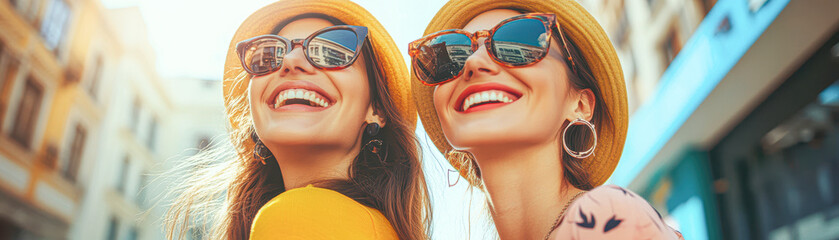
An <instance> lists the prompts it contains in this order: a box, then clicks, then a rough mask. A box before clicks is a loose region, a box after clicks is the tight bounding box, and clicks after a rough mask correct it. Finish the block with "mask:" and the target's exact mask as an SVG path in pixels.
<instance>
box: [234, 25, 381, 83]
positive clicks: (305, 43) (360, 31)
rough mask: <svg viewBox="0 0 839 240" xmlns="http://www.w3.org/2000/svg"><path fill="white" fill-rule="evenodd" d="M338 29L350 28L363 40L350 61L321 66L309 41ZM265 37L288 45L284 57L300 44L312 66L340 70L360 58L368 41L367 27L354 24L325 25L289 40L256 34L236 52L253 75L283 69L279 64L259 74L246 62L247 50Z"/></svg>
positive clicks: (266, 73)
mask: <svg viewBox="0 0 839 240" xmlns="http://www.w3.org/2000/svg"><path fill="white" fill-rule="evenodd" d="M336 30H350V31H352V32H353V33H355V36H356V37H357V40H361V41H357V42H358V45H357V46H355V49H356V51H355V54H354V55H353V57H352V59H350V61H348V62H347V63H346V64H344V65H339V66H335V67H325V66H321V65H320V64H317V63H315V62H314V61H313V60H312V58H311V57H309V51H308V48H309V43H310V42H311V41H312V39H314V38H315V37H316V36H318V35H320V34H323V33H326V32H330V31H336ZM263 39H276V40H279V41H281V42H283V43H285V45H286V46H288V47H286V49H287V51H286V52H285V53H284V54H283V58H285V55H287V54H288V53H290V52H291V51H292V50H294V47H295V46H297V45H300V46H301V47H303V49H302V50H303V55H304V56H306V61H309V64H311V65H312V66H314V67H316V68H319V69H325V70H340V69H344V68H347V67H349V66H350V65H352V64H353V63H355V60H356V59H358V55H360V53H361V46H362V45H364V42H366V41H367V27H363V26H353V25H336V26H329V27H325V28H323V29H321V30H318V31H315V32H314V33H312V34H311V35H309V36H308V37H306V38H304V39H294V40H289V39H288V38H285V37H282V36H279V35H276V34H266V35H261V36H256V37H252V38H249V39H245V40H243V41H241V42H239V43H237V44H236V53H237V55H238V56H239V60H240V61H241V63H242V68H244V69H245V71H246V72H248V73H250V74H251V75H253V76H256V77H258V76H264V75H268V74H271V73H274V72H276V71H278V70H280V69H282V66H283V65H282V64H279V65H278V67H277V68H276V69H271V70H269V71H267V72H265V73H262V74H257V73H255V72H254V71H252V70H251V69H250V68H249V67H248V65H247V63H245V53H246V52H245V50H246V49H247V48H248V47H249V46H250V45H251V44H252V43H254V42H256V41H259V40H263Z"/></svg>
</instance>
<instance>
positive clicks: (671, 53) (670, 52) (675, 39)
mask: <svg viewBox="0 0 839 240" xmlns="http://www.w3.org/2000/svg"><path fill="white" fill-rule="evenodd" d="M681 48H682V46H681V42H679V34H678V33H677V32H676V29H675V28H671V29H670V31H669V32H668V33H667V35H666V36H665V38H664V41H663V42H662V44H661V52H662V56H663V58H664V64H665V65H664V69H667V66H670V63H672V62H673V59H675V58H676V55H678V54H679V50H681Z"/></svg>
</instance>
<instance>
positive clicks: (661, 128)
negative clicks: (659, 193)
mask: <svg viewBox="0 0 839 240" xmlns="http://www.w3.org/2000/svg"><path fill="white" fill-rule="evenodd" d="M788 3H789V0H771V1H767V2H766V3H765V5H764V6H763V7H762V8H761V9H760V10H759V11H757V12H752V11H751V10H750V9H749V6H748V1H745V0H744V1H737V0H730V1H718V2H717V4H716V5H714V7H713V9H711V11H710V12H709V13H708V15H707V16H705V19H704V20H703V21H702V23H700V24H699V27H697V29H696V31H695V32H694V34H693V35H692V36H691V38H690V39H689V40H688V41H687V43H686V44H685V46H684V48H682V50H681V51H680V52H679V55H678V56H676V58H675V59H674V60H673V62H672V63H671V64H670V66H668V67H667V70H665V71H664V73H663V74H662V76H661V79H660V80H659V86H658V88H657V90H656V92H655V93H654V94H653V95H652V96H651V97H650V98H649V100H648V101H647V102H646V103H644V104H643V105H642V106H640V107H639V108H638V110H637V111H635V113H633V115H632V117H631V118H630V121H629V130H628V132H627V138H626V145H625V146H624V151H623V154H622V156H621V161H620V163H618V166H617V169H618V171H615V173H614V174H613V175H612V177H611V178H610V179H609V182H610V183H613V184H617V185H622V186H627V185H629V184H630V183H631V182H632V181H633V180H634V179H635V178H636V177H637V176H638V174H639V173H640V172H641V171H642V170H643V169H644V168H646V167H649V166H647V165H648V163H649V162H650V160H651V159H652V158H653V157H654V156H655V155H656V154H657V153H658V152H659V150H660V149H661V147H662V146H664V144H665V143H667V141H668V140H669V139H670V138H671V137H672V136H673V134H674V133H675V132H676V131H677V130H678V129H679V128H681V127H683V123H684V122H685V120H686V119H687V118H688V117H690V116H691V114H692V113H693V112H694V110H696V108H697V107H698V106H699V104H700V103H702V101H704V100H705V98H706V97H707V96H708V94H709V93H710V92H711V90H713V89H714V88H715V87H716V86H717V84H718V83H719V82H720V80H722V79H723V77H725V75H726V74H727V73H728V72H729V71H730V70H731V68H732V67H733V66H734V65H735V64H736V63H737V62H738V61H739V60H740V58H741V57H743V54H745V53H746V51H747V50H748V49H749V48H750V47H751V46H752V44H754V42H755V40H757V38H758V37H760V35H761V34H762V33H763V32H764V31H765V30H766V28H767V27H768V26H769V24H771V23H772V21H773V20H774V19H775V17H777V16H778V14H779V13H780V12H781V10H783V9H784V7H785V6H786V5H787V4H788ZM726 19H727V20H726ZM726 21H727V22H728V23H727V24H725V23H724V22H726ZM687 127H690V126H687Z"/></svg>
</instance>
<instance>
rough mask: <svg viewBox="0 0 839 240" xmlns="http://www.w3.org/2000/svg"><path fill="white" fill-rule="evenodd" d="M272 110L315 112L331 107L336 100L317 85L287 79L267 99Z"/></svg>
mask: <svg viewBox="0 0 839 240" xmlns="http://www.w3.org/2000/svg"><path fill="white" fill-rule="evenodd" d="M266 104H267V105H268V107H269V108H270V109H271V110H275V111H304V112H313V111H321V110H324V109H327V108H329V107H330V106H332V105H333V104H334V100H332V98H331V97H330V96H329V95H328V94H326V93H325V91H324V90H323V89H322V88H320V87H318V86H317V85H315V84H313V83H311V82H308V81H302V80H295V81H286V82H284V83H282V84H280V85H279V86H277V88H275V89H274V91H273V92H272V93H271V96H270V97H269V98H268V100H267V101H266Z"/></svg>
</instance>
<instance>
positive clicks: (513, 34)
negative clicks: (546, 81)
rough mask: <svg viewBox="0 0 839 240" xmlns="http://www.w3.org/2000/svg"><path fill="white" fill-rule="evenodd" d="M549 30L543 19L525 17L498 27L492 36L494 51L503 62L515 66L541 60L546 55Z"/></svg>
mask: <svg viewBox="0 0 839 240" xmlns="http://www.w3.org/2000/svg"><path fill="white" fill-rule="evenodd" d="M550 43H551V40H550V39H548V32H547V29H545V24H543V23H542V21H539V20H536V19H532V18H524V19H519V20H514V21H511V22H508V23H505V24H504V25H501V26H500V27H498V29H497V30H495V34H493V36H492V51H493V54H495V57H496V58H498V60H500V61H502V62H506V63H509V64H511V65H513V66H517V65H525V64H528V63H532V62H535V61H539V60H540V59H542V57H544V56H545V54H546V52H547V49H548V45H549V44H550Z"/></svg>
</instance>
